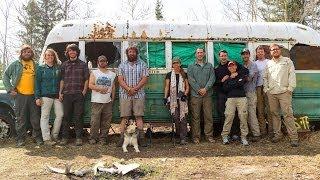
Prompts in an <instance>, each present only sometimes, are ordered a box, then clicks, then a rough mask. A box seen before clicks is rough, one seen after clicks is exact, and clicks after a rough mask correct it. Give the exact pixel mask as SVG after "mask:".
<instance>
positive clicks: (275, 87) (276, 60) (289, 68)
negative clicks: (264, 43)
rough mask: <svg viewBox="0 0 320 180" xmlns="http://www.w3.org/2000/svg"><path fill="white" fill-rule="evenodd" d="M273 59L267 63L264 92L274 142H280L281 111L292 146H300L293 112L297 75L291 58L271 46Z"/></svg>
mask: <svg viewBox="0 0 320 180" xmlns="http://www.w3.org/2000/svg"><path fill="white" fill-rule="evenodd" d="M270 53H271V56H272V59H271V60H270V61H268V62H267V66H266V68H265V71H264V76H263V91H264V92H265V93H267V95H268V101H269V107H270V112H271V118H272V123H273V131H274V137H273V138H272V142H274V143H276V142H279V141H280V140H281V139H282V137H283V134H282V132H281V117H280V113H279V112H280V110H281V111H282V114H283V118H284V121H283V122H284V125H285V126H286V128H287V131H288V135H289V137H290V140H291V146H292V147H297V146H299V142H298V133H297V127H296V126H295V122H294V117H293V110H292V92H293V90H294V88H295V87H296V74H295V72H294V71H295V69H294V65H293V62H292V61H291V59H290V58H287V57H283V56H282V55H281V49H280V46H279V45H277V44H271V45H270Z"/></svg>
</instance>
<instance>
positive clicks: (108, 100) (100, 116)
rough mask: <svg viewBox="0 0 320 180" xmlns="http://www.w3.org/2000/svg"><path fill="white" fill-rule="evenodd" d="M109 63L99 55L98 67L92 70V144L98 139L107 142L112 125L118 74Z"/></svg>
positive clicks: (90, 84) (90, 79) (90, 85)
mask: <svg viewBox="0 0 320 180" xmlns="http://www.w3.org/2000/svg"><path fill="white" fill-rule="evenodd" d="M107 65H108V61H107V58H106V57H105V56H103V55H102V56H99V57H98V69H95V70H92V72H91V74H90V78H89V88H90V89H92V93H91V122H90V124H91V128H90V140H89V143H90V144H95V143H96V142H97V140H98V139H100V143H101V144H106V143H107V135H108V132H109V129H110V127H111V120H112V104H113V101H114V99H115V85H114V80H115V78H116V74H115V73H114V72H112V71H110V70H108V69H107V67H108V66H107ZM99 130H100V132H99Z"/></svg>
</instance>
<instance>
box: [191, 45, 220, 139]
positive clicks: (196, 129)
mask: <svg viewBox="0 0 320 180" xmlns="http://www.w3.org/2000/svg"><path fill="white" fill-rule="evenodd" d="M195 56H196V62H195V63H194V64H190V65H189V67H188V80H189V84H190V87H191V103H190V105H191V106H190V109H191V114H192V119H191V128H192V138H193V142H194V143H195V144H199V143H200V136H201V131H200V116H201V109H203V116H204V133H205V136H206V140H207V141H209V142H211V143H213V142H214V139H213V116H212V94H213V90H212V86H213V83H214V81H215V76H214V68H213V66H212V64H211V63H209V62H205V58H204V57H205V50H204V49H203V48H198V49H197V50H196V54H195Z"/></svg>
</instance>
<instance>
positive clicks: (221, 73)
mask: <svg viewBox="0 0 320 180" xmlns="http://www.w3.org/2000/svg"><path fill="white" fill-rule="evenodd" d="M218 55H219V60H220V63H219V64H218V66H216V67H215V69H214V72H215V76H216V81H215V87H216V89H217V110H218V116H219V121H220V127H219V130H222V127H223V124H224V120H225V114H224V113H225V108H226V102H227V93H226V92H225V91H224V90H223V82H222V79H223V78H225V77H229V76H230V72H229V70H228V63H229V62H230V61H229V59H228V52H227V51H226V50H220V51H219V54H218ZM234 63H235V64H236V66H237V72H238V73H239V74H240V75H241V76H242V75H243V76H246V75H247V74H248V71H247V69H246V68H244V67H243V66H242V65H240V64H239V63H238V62H235V61H234ZM239 127H240V121H239V117H238V116H237V115H236V116H235V120H234V121H233V124H232V129H231V135H232V139H233V140H238V139H239V136H238V134H239V133H240V132H239V130H240V128H239Z"/></svg>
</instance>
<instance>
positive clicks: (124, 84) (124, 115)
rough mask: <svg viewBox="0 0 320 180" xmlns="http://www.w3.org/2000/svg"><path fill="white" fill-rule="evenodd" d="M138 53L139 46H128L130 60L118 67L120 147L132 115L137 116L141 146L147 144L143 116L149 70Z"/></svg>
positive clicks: (127, 53) (127, 51)
mask: <svg viewBox="0 0 320 180" xmlns="http://www.w3.org/2000/svg"><path fill="white" fill-rule="evenodd" d="M138 54H139V52H138V49H137V47H135V46H131V47H128V48H127V50H126V55H127V58H128V60H127V61H123V62H122V63H121V64H120V65H119V68H118V81H119V85H120V88H119V98H120V116H121V124H120V132H121V138H120V141H119V143H118V144H117V146H118V147H121V146H122V144H123V140H124V131H125V127H126V124H127V122H128V120H129V118H131V116H134V117H135V119H136V124H137V127H138V130H139V138H138V143H139V145H140V146H146V143H145V133H144V131H143V119H142V117H143V116H144V105H145V92H144V86H145V85H146V84H147V82H148V77H149V72H148V68H147V65H146V64H145V62H144V61H142V60H141V59H140V58H138Z"/></svg>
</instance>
